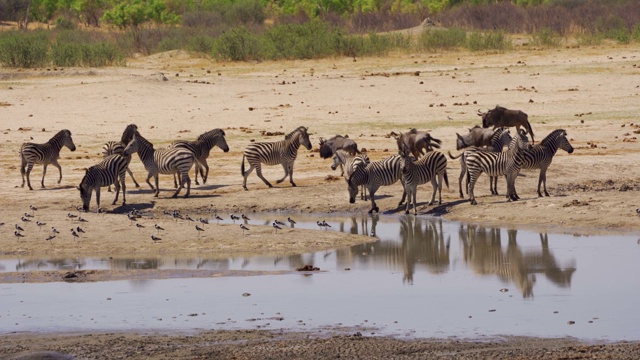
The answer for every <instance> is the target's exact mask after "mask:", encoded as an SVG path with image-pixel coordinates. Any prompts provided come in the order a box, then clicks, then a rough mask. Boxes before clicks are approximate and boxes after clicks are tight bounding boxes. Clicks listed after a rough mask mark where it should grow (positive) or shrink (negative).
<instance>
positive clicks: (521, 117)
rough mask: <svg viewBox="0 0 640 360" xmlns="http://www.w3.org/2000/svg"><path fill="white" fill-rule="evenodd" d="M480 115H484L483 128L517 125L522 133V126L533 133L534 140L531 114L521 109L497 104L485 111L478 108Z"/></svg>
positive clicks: (518, 130) (518, 131)
mask: <svg viewBox="0 0 640 360" xmlns="http://www.w3.org/2000/svg"><path fill="white" fill-rule="evenodd" d="M478 116H481V117H482V127H483V128H488V127H490V126H493V128H494V129H495V128H498V127H501V126H505V127H511V126H515V127H516V130H517V133H520V127H521V126H522V127H523V128H525V130H526V131H527V133H528V134H530V135H531V142H532V143H533V142H534V138H533V129H531V124H529V116H528V115H527V114H526V113H524V112H522V111H520V110H509V109H507V108H504V107H502V106H499V105H496V107H495V108H494V109H490V110H488V111H487V112H484V113H483V112H481V111H480V110H478Z"/></svg>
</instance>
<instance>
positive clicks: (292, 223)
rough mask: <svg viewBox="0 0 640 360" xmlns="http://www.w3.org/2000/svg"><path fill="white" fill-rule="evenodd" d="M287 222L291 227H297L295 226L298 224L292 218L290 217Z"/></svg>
mask: <svg viewBox="0 0 640 360" xmlns="http://www.w3.org/2000/svg"><path fill="white" fill-rule="evenodd" d="M287 221H288V222H289V224H291V226H293V225H295V224H296V221H295V220H293V219H292V218H290V217H288V218H287Z"/></svg>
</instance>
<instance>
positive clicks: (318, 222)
mask: <svg viewBox="0 0 640 360" xmlns="http://www.w3.org/2000/svg"><path fill="white" fill-rule="evenodd" d="M316 225H318V227H319V228H323V227H324V225H323V224H322V223H321V222H320V221H316Z"/></svg>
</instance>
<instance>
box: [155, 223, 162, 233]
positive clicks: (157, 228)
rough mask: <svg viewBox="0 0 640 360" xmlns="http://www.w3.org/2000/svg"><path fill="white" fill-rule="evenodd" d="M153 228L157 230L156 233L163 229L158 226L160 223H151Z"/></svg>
mask: <svg viewBox="0 0 640 360" xmlns="http://www.w3.org/2000/svg"><path fill="white" fill-rule="evenodd" d="M153 227H154V228H156V230H158V234H160V230H164V229H163V228H162V227H160V225H158V224H155V225H153Z"/></svg>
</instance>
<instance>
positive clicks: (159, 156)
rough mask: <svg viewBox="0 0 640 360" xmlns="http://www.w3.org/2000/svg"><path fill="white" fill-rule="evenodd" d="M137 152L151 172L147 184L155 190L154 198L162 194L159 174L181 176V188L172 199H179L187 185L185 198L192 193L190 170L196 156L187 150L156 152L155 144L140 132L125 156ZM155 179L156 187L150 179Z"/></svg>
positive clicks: (127, 148)
mask: <svg viewBox="0 0 640 360" xmlns="http://www.w3.org/2000/svg"><path fill="white" fill-rule="evenodd" d="M134 152H137V153H138V156H139V157H140V160H141V161H142V163H143V164H144V168H145V169H146V170H147V171H148V172H149V174H148V175H147V184H149V186H150V187H151V190H155V195H154V197H158V195H159V194H160V185H159V180H158V175H159V174H175V173H179V174H180V187H179V188H178V190H176V192H175V193H174V194H173V195H172V196H171V197H177V196H178V193H180V190H182V188H183V187H184V184H185V183H186V184H187V193H186V194H185V195H184V197H188V196H189V193H190V192H191V179H190V178H189V170H190V169H191V167H192V166H193V163H194V161H195V155H193V153H192V152H191V151H189V150H186V149H179V148H177V149H160V150H155V149H154V148H153V144H152V143H150V142H149V141H148V140H147V139H145V138H144V137H142V135H140V133H139V132H137V131H136V132H135V134H134V136H133V139H131V141H130V142H129V144H127V147H126V148H125V149H124V155H125V156H128V155H131V154H132V153H134ZM152 176H153V177H154V178H155V183H156V187H155V188H154V187H153V185H151V182H150V181H149V179H151V177H152Z"/></svg>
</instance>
